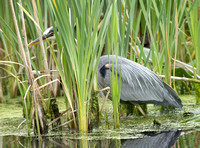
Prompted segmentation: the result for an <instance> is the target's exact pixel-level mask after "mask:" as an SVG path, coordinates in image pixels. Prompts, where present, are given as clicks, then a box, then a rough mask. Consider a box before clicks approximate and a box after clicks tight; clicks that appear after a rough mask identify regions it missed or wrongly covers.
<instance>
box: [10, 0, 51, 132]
mask: <svg viewBox="0 0 200 148" xmlns="http://www.w3.org/2000/svg"><path fill="white" fill-rule="evenodd" d="M10 5H11V11H12V15H13V21H14V26H15V30H16V33H17V38H18V42H19V51H20V54H21V57H22V61H23V63H24V66H25V71H26V74H27V77H28V83H29V85H30V86H32V87H33V90H34V91H33V92H34V95H33V96H36V97H34V99H35V100H33V106H34V105H35V104H34V102H37V113H38V118H39V123H40V126H41V127H42V130H41V133H45V132H46V131H47V129H46V128H47V126H46V121H45V120H44V119H45V118H44V112H43V109H42V107H41V104H40V103H38V98H39V97H41V94H40V92H39V91H38V89H35V88H37V87H38V84H37V82H34V81H33V80H34V76H33V74H32V70H31V65H30V56H29V55H28V57H27V54H28V53H29V52H28V53H27V54H26V53H25V50H24V47H23V43H22V40H21V36H20V32H19V28H18V25H17V18H16V15H15V10H14V6H13V1H12V0H10ZM21 11H22V10H21ZM22 20H23V22H22V23H23V24H22V25H24V26H23V29H24V30H23V32H24V34H25V24H24V18H23V17H22ZM24 34H23V35H24ZM25 43H26V44H27V41H25ZM26 46H27V45H26ZM34 109H35V108H34ZM34 109H33V112H32V114H33V117H35V114H34V113H35V111H34ZM33 120H35V118H33V119H32V121H33ZM33 127H35V125H33Z"/></svg>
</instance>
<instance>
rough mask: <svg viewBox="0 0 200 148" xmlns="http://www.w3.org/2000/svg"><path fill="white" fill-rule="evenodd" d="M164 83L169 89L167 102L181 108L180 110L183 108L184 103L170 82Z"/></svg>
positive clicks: (167, 89) (166, 97)
mask: <svg viewBox="0 0 200 148" xmlns="http://www.w3.org/2000/svg"><path fill="white" fill-rule="evenodd" d="M163 84H164V87H165V89H166V91H167V94H166V95H165V100H167V102H168V103H169V105H170V106H173V107H176V108H179V109H180V110H182V107H183V105H182V102H181V99H180V98H179V96H178V95H177V93H176V92H175V91H174V89H173V88H171V87H170V86H169V85H168V84H166V83H164V82H163Z"/></svg>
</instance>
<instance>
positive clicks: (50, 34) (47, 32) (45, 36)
mask: <svg viewBox="0 0 200 148" xmlns="http://www.w3.org/2000/svg"><path fill="white" fill-rule="evenodd" d="M56 28H57V27H56ZM57 31H58V29H57ZM42 40H43V41H46V40H48V41H51V40H55V35H54V30H53V27H50V28H48V29H47V30H45V32H44V34H43V35H42ZM38 43H39V38H37V39H35V40H34V41H32V42H30V43H29V44H28V47H31V46H34V45H36V44H38Z"/></svg>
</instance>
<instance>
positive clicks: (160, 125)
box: [0, 96, 200, 139]
mask: <svg viewBox="0 0 200 148" xmlns="http://www.w3.org/2000/svg"><path fill="white" fill-rule="evenodd" d="M188 97H189V98H191V99H188ZM181 99H182V101H183V105H184V107H183V110H182V111H181V110H179V109H176V110H173V111H170V112H169V113H161V112H160V111H159V108H160V107H159V106H154V105H151V104H150V105H148V115H147V117H143V116H129V117H121V118H120V128H119V129H114V127H113V126H112V125H113V124H112V121H113V120H112V102H111V101H110V100H107V102H106V106H105V107H104V109H103V114H104V113H105V112H106V113H107V116H108V121H109V124H110V129H106V128H105V127H106V125H105V119H104V116H103V115H102V116H101V119H102V120H101V124H100V127H99V128H95V129H93V130H92V131H91V132H89V133H87V134H85V135H84V134H79V133H75V132H74V131H69V130H68V129H67V128H64V129H63V131H62V133H60V132H57V133H54V132H51V133H49V135H51V136H52V135H60V134H62V135H65V136H67V137H70V138H73V139H74V138H75V139H82V138H83V137H84V139H105V138H108V139H112V138H115V139H120V138H122V137H123V138H125V139H127V138H138V137H142V136H143V135H142V134H140V133H141V132H150V131H158V132H159V131H168V130H173V129H180V130H190V129H194V128H195V129H199V128H200V122H199V121H198V120H197V121H191V122H186V123H180V122H181V121H183V120H185V119H188V118H190V117H192V116H197V115H198V114H199V113H200V108H199V106H198V105H194V104H195V97H194V96H181ZM18 100H19V99H13V100H12V102H8V103H6V104H0V135H26V134H27V131H26V127H25V124H21V123H22V122H23V121H24V118H23V116H22V107H21V104H20V103H19V101H18ZM58 100H59V101H58V102H59V104H58V105H59V108H60V110H62V108H64V103H63V102H64V101H63V98H58ZM99 101H100V106H101V104H102V100H101V99H100V100H99ZM63 118H64V117H63ZM20 124H21V125H20ZM19 125H20V126H19ZM18 126H19V128H18ZM133 133H135V134H133ZM80 135H81V136H80Z"/></svg>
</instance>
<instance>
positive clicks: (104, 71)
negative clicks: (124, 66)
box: [99, 65, 109, 78]
mask: <svg viewBox="0 0 200 148" xmlns="http://www.w3.org/2000/svg"><path fill="white" fill-rule="evenodd" d="M108 69H109V68H108V67H106V66H105V65H103V66H102V67H101V69H100V70H99V72H100V74H101V76H102V77H103V78H105V76H106V70H108Z"/></svg>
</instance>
